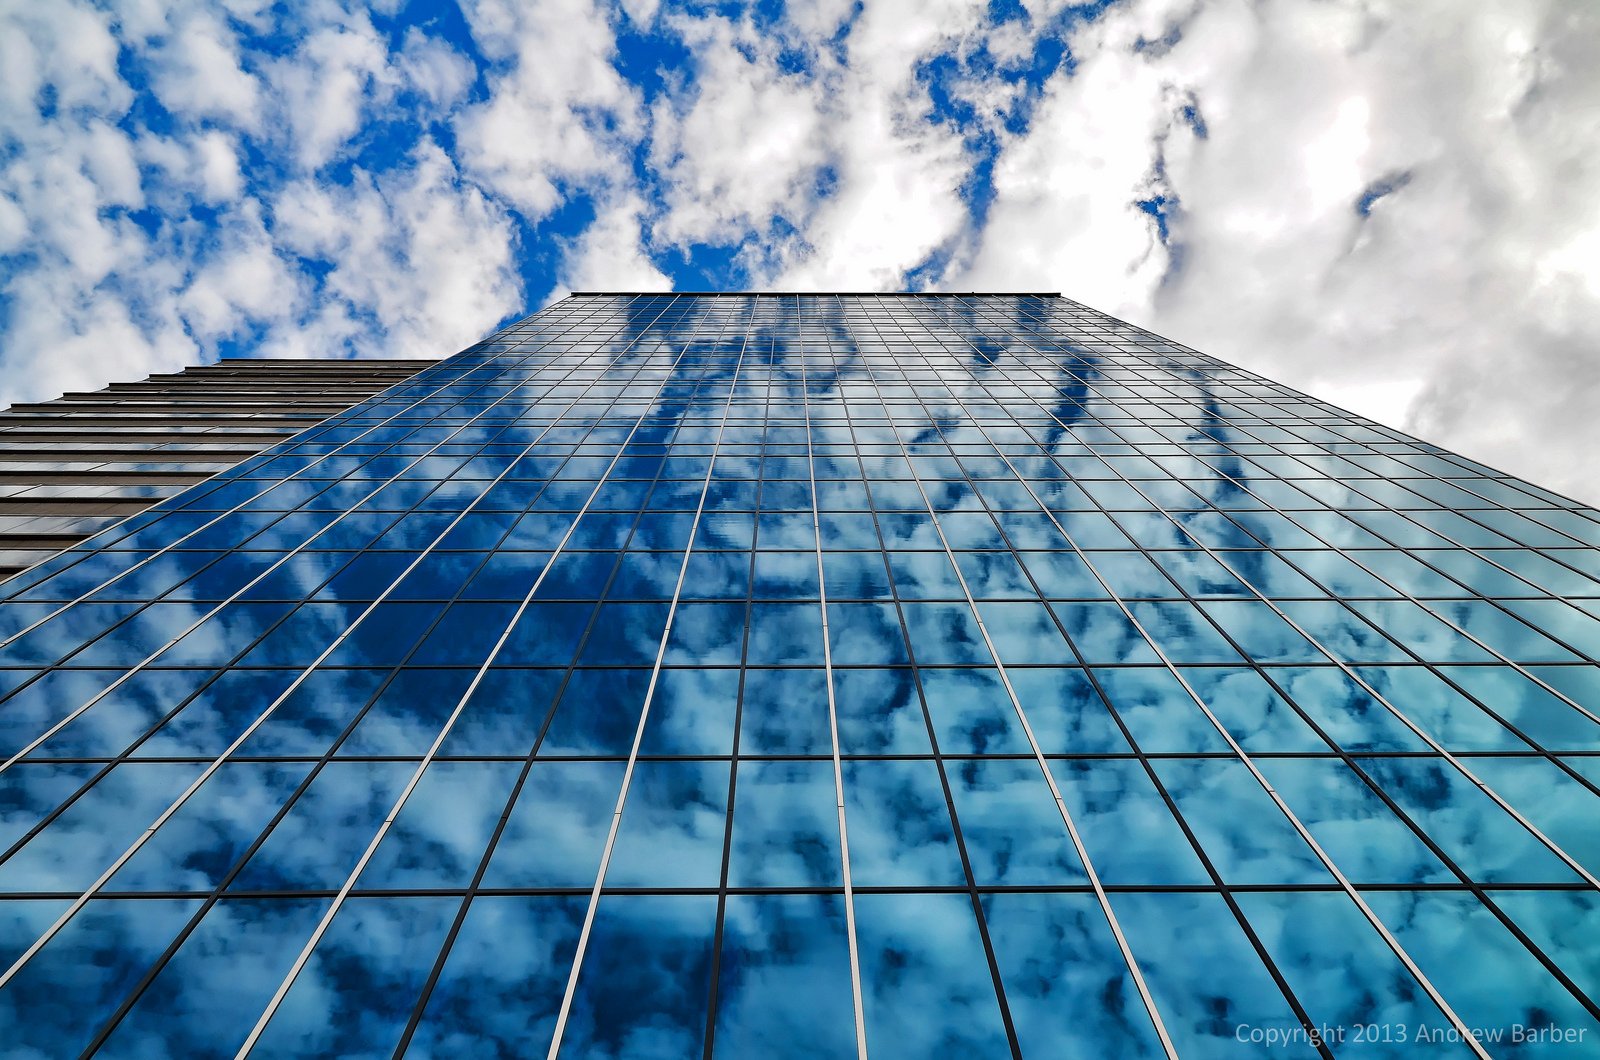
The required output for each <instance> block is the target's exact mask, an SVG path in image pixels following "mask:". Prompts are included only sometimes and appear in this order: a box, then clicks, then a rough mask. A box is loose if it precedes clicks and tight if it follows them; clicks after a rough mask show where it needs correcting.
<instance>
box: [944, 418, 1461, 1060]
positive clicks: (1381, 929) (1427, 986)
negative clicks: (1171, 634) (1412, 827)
mask: <svg viewBox="0 0 1600 1060" xmlns="http://www.w3.org/2000/svg"><path fill="white" fill-rule="evenodd" d="M1051 418H1052V419H1054V416H1053V415H1052V417H1051ZM1056 422H1057V423H1058V424H1060V425H1061V426H1062V427H1063V428H1066V424H1062V423H1061V421H1060V420H1056ZM1000 455H1001V459H1003V460H1005V461H1006V463H1007V465H1008V466H1009V467H1011V469H1012V473H1013V474H1016V468H1015V465H1013V464H1011V460H1010V457H1008V456H1006V455H1005V453H1004V452H1001V454H1000ZM1018 481H1020V482H1022V483H1023V486H1024V487H1025V488H1026V489H1027V490H1028V492H1029V493H1030V494H1031V495H1032V496H1033V498H1034V500H1035V502H1037V503H1038V504H1039V506H1040V508H1041V509H1042V510H1044V511H1045V512H1046V513H1047V514H1048V515H1049V517H1050V521H1051V523H1053V524H1054V525H1055V527H1056V529H1057V530H1058V531H1059V532H1060V533H1061V535H1062V537H1063V538H1064V539H1065V540H1066V541H1067V543H1068V544H1070V545H1071V546H1072V549H1073V551H1074V552H1075V553H1076V554H1077V556H1078V558H1079V559H1080V560H1081V561H1082V562H1083V563H1084V565H1085V567H1086V568H1087V569H1088V570H1089V572H1090V574H1092V575H1093V576H1094V578H1095V580H1096V581H1097V582H1099V583H1100V586H1101V588H1102V589H1104V590H1105V592H1106V594H1107V596H1108V597H1109V598H1110V599H1111V601H1112V602H1113V603H1115V604H1116V605H1117V608H1118V609H1119V610H1120V611H1121V612H1122V614H1123V617H1124V618H1126V619H1127V620H1128V622H1129V623H1130V624H1132V626H1133V627H1134V629H1136V630H1137V631H1138V632H1139V635H1140V636H1141V637H1142V638H1144V640H1145V642H1146V643H1148V644H1149V645H1150V647H1151V649H1152V650H1153V651H1154V652H1155V653H1156V655H1157V657H1158V658H1159V659H1160V660H1161V663H1162V665H1163V666H1165V667H1166V668H1167V670H1168V671H1169V672H1171V673H1172V675H1173V676H1174V677H1175V678H1176V679H1177V680H1178V682H1179V683H1180V684H1181V685H1182V686H1183V689H1184V691H1185V692H1186V693H1187V694H1188V695H1189V697H1190V699H1192V700H1193V701H1194V703H1195V705H1196V706H1198V707H1199V708H1200V710H1201V712H1202V713H1204V714H1205V716H1206V718H1207V719H1208V720H1209V721H1210V723H1211V725H1212V727H1213V728H1215V729H1216V730H1217V732H1218V734H1219V735H1220V736H1221V737H1222V738H1223V740H1224V741H1226V742H1227V744H1228V746H1229V748H1230V749H1232V751H1233V753H1234V755H1235V756H1236V757H1237V758H1238V759H1239V761H1241V762H1242V763H1243V764H1244V765H1245V767H1246V768H1247V769H1248V770H1249V771H1250V774H1251V776H1252V777H1253V778H1254V779H1255V781H1256V783H1258V784H1259V785H1260V786H1261V788H1262V790H1263V791H1265V792H1266V794H1267V796H1268V798H1270V799H1271V800H1272V802H1273V804H1274V805H1276V806H1277V808H1278V810H1279V811H1280V812H1281V813H1282V814H1283V815H1284V817H1285V818H1286V819H1287V820H1288V822H1289V824H1290V825H1291V826H1292V827H1293V828H1294V830H1295V831H1296V832H1297V833H1298V834H1299V835H1300V838H1301V839H1302V840H1303V841H1304V842H1305V843H1306V844H1307V845H1308V846H1309V847H1310V848H1311V850H1312V851H1313V852H1314V853H1315V854H1316V856H1317V859H1318V860H1319V861H1321V862H1322V864H1323V867H1324V868H1326V869H1327V870H1328V872H1329V874H1330V875H1332V876H1333V877H1334V879H1335V880H1336V881H1337V882H1338V883H1339V885H1340V888H1341V889H1342V890H1343V891H1344V893H1345V894H1346V895H1348V896H1349V897H1350V899H1351V900H1352V901H1353V902H1354V903H1355V904H1356V906H1357V908H1359V909H1360V911H1361V913H1362V915H1363V917H1365V919H1366V920H1367V922H1368V923H1369V924H1371V925H1372V926H1373V929H1374V930H1376V931H1377V932H1378V934H1379V935H1380V936H1381V937H1382V938H1383V940H1384V943H1385V944H1386V945H1387V946H1388V947H1389V949H1390V951H1391V952H1393V953H1394V955H1395V956H1396V957H1397V958H1398V959H1399V960H1400V962H1401V963H1402V964H1403V965H1405V967H1406V970H1407V971H1408V972H1409V973H1410V974H1411V975H1412V976H1413V977H1414V978H1415V979H1416V980H1417V983H1418V985H1420V986H1421V987H1422V988H1423V990H1424V991H1426V992H1427V994H1428V996H1429V998H1430V999H1431V1000H1432V1001H1433V1003H1434V1004H1435V1005H1436V1006H1438V1008H1439V1010H1440V1012H1442V1013H1443V1014H1444V1016H1445V1018H1446V1019H1447V1020H1449V1021H1450V1024H1451V1026H1452V1027H1454V1028H1455V1030H1456V1032H1457V1033H1458V1034H1459V1035H1460V1036H1461V1037H1462V1039H1463V1040H1464V1041H1465V1042H1466V1043H1467V1044H1468V1046H1469V1047H1470V1048H1471V1049H1472V1050H1473V1052H1474V1053H1475V1054H1476V1055H1477V1056H1478V1057H1479V1060H1490V1057H1489V1054H1488V1053H1487V1052H1486V1051H1484V1048H1483V1046H1482V1045H1480V1044H1479V1043H1478V1041H1477V1039H1476V1038H1475V1037H1474V1036H1473V1035H1472V1032H1471V1028H1469V1027H1468V1026H1467V1025H1466V1023H1465V1022H1463V1021H1462V1019H1461V1017H1460V1016H1458V1015H1457V1014H1456V1012H1455V1010H1454V1009H1453V1008H1452V1007H1451V1006H1450V1004H1449V1002H1447V1001H1446V1000H1445V999H1444V996H1443V995H1442V994H1441V993H1440V992H1439V990H1438V988H1437V987H1435V986H1434V985H1433V983H1432V981H1431V980H1429V979H1428V978H1427V976H1426V975H1424V974H1423V971H1422V968H1421V967H1420V966H1419V965H1418V964H1417V963H1416V961H1415V960H1414V959H1413V958H1412V956H1411V954H1410V953H1409V952H1407V951H1406V949H1405V947H1404V946H1402V945H1401V944H1400V940H1399V939H1397V938H1396V937H1395V936H1394V934H1393V932H1391V931H1390V930H1389V928H1388V927H1387V926H1386V925H1385V924H1384V923H1383V921H1382V920H1381V919H1379V917H1378V915H1377V913H1376V912H1374V911H1373V909H1372V907H1371V906H1369V905H1368V904H1367V902H1366V900H1365V899H1363V898H1362V897H1361V895H1360V893H1359V892H1358V891H1357V890H1356V888H1355V885H1354V884H1352V883H1351V882H1350V880H1349V878H1348V877H1347V876H1345V875H1344V873H1343V871H1341V870H1340V869H1339V867H1338V865H1337V864H1336V863H1335V862H1334V860H1333V858H1332V857H1331V856H1329V854H1328V853H1327V851H1325V850H1323V849H1322V846H1321V844H1319V843H1318V842H1317V841H1316V838H1315V837H1314V836H1312V834H1311V832H1310V830H1309V829H1308V828H1306V826H1305V824H1304V822H1302V821H1301V820H1300V818H1299V816H1298V815H1296V814H1295V812H1294V811H1293V810H1292V809H1290V808H1289V804H1288V803H1287V802H1285V801H1284V799H1283V796H1282V795H1280V794H1279V793H1278V791H1277V789H1276V788H1274V787H1273V786H1272V783H1271V782H1270V781H1269V780H1268V779H1267V777H1266V775H1265V774H1263V773H1262V772H1261V769H1260V767H1259V766H1257V765H1256V763H1255V761H1254V760H1253V759H1252V758H1251V757H1250V755H1249V754H1247V753H1246V752H1245V750H1244V748H1243V747H1242V746H1240V744H1239V742H1238V740H1237V739H1235V738H1234V736H1233V734H1232V733H1231V732H1229V731H1228V729H1227V727H1226V726H1224V725H1223V724H1222V721H1221V719H1219V718H1218V717H1217V716H1216V714H1215V713H1214V712H1213V711H1212V710H1211V708H1210V707H1209V706H1208V705H1207V704H1206V702H1205V701H1204V700H1203V699H1202V698H1201V697H1200V695H1199V693H1198V692H1196V691H1195V689H1194V686H1193V685H1191V684H1190V683H1189V681H1188V679H1187V678H1185V677H1184V676H1183V674H1181V673H1180V672H1179V671H1178V668H1177V667H1176V666H1174V665H1173V663H1172V660H1171V659H1170V658H1169V657H1168V656H1167V654H1166V652H1165V651H1164V650H1163V649H1162V648H1161V646H1160V645H1159V644H1158V643H1157V642H1156V640H1155V638H1154V637H1152V636H1151V635H1150V633H1149V631H1148V630H1146V629H1145V627H1144V625H1143V623H1141V622H1140V621H1139V619H1138V618H1137V617H1135V615H1134V613H1133V610H1132V609H1131V608H1129V607H1128V605H1127V602H1126V601H1125V600H1123V599H1122V597H1121V596H1120V595H1119V594H1118V593H1117V592H1116V591H1115V590H1113V589H1112V587H1111V584H1110V582H1109V581H1107V580H1106V579H1105V577H1104V576H1103V575H1101V573H1100V571H1099V570H1098V569H1097V568H1096V567H1095V566H1094V565H1093V564H1092V563H1091V562H1090V561H1089V558H1088V555H1087V554H1086V553H1085V552H1084V551H1083V550H1082V549H1081V548H1079V547H1078V543H1077V542H1076V541H1074V540H1072V538H1071V536H1070V535H1069V534H1068V533H1067V531H1066V528H1065V527H1063V526H1062V525H1061V523H1060V521H1059V520H1058V519H1057V518H1056V515H1055V513H1054V512H1052V511H1050V509H1049V508H1048V507H1047V506H1046V505H1045V504H1044V501H1043V500H1042V499H1041V498H1040V497H1039V496H1038V494H1037V493H1035V492H1034V490H1033V487H1032V486H1031V485H1029V484H1028V483H1027V481H1026V480H1025V479H1022V478H1021V477H1020V476H1019V478H1018ZM958 573H959V572H958ZM974 611H976V608H974ZM980 628H981V626H980ZM1330 658H1331V656H1330ZM1335 661H1337V660H1335Z"/></svg>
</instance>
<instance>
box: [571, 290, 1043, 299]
mask: <svg viewBox="0 0 1600 1060" xmlns="http://www.w3.org/2000/svg"><path fill="white" fill-rule="evenodd" d="M571 294H572V295H573V296H584V297H591V296H596V295H605V296H608V297H615V296H617V295H693V296H695V297H698V298H708V297H724V298H796V297H805V296H817V297H824V298H828V297H840V296H849V297H891V298H1060V297H1061V292H1060V291H573V292H571Z"/></svg>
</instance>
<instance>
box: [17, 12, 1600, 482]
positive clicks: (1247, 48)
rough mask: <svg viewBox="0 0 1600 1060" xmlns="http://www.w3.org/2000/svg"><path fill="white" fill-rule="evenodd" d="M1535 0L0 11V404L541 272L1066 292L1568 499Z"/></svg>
mask: <svg viewBox="0 0 1600 1060" xmlns="http://www.w3.org/2000/svg"><path fill="white" fill-rule="evenodd" d="M1597 51H1600V13H1597V12H1596V9H1595V7H1594V5H1592V4H1587V3H1574V2H1571V0H1515V2H1512V0H1481V2H1480V3H1477V4H1474V5H1459V4H1450V3H1445V2H1442V0H1439V2H1428V0H1422V2H1406V3H1400V2H1398V0H1396V2H1392V3H1391V2H1385V0H1278V2H1276V3H1273V4H1265V5H1264V4H1258V3H1252V2H1249V0H1106V2H1097V3H1093V4H1088V5H1075V4H1071V3H1060V2H1052V0H871V2H869V0H815V2H813V3H809V4H805V5H786V4H784V3H781V2H776V0H763V2H758V3H753V4H741V3H687V4H684V3H668V2H664V0H611V2H606V3H596V2H589V0H542V2H540V3H537V4H523V3H514V2H511V0H461V2H459V3H457V2H450V0H427V2H424V0H410V2H407V0H386V2H382V3H378V4H374V5H368V6H361V5H355V4H349V3H343V2H339V0H302V2H298V3H295V4H272V3H268V2H266V0H215V2H198V0H172V2H165V3H154V2H149V0H143V2H141V0H127V2H125V3H112V4H100V3H90V2H88V0H53V2H52V3H50V4H29V3H23V2H21V0H0V402H3V401H14V400H21V399H35V398H46V397H50V396H53V395H55V394H58V393H60V392H62V391H63V390H67V389H86V388H87V389H93V388H97V387H99V386H102V385H104V384H105V383H106V382H109V381H111V380H114V379H125V378H138V377H142V376H144V375H146V374H148V373H150V372H152V371H165V370H172V369H176V368H178V367H181V366H182V365H185V364H189V363H193V362H195V361H201V360H209V359H213V358H215V357H217V356H223V355H236V354H245V355H262V356H317V357H324V356H386V355H387V356H430V355H439V354H442V353H447V352H451V351H454V350H455V349H459V348H460V347H462V346H464V345H466V344H468V343H470V342H471V341H473V340H474V339H476V338H477V337H479V336H480V335H482V334H483V333H485V332H487V331H489V330H491V329H493V328H494V327H495V326H497V325H498V324H500V323H502V322H504V321H505V320H508V319H511V318H514V317H516V316H519V315H521V314H523V313H526V312H531V311H533V310H536V309H538V308H539V307H541V306H542V305H544V304H547V303H548V302H549V301H551V300H552V299H554V298H556V297H559V296H560V295H561V294H562V293H563V292H565V291H566V290H569V289H594V288H605V289H635V288H666V287H676V288H678V289H705V288H722V289H727V288H779V289H830V288H834V289H883V290H894V289H941V288H944V289H955V290H972V289H977V290H982V289H1034V290H1039V289H1043V290H1061V291H1064V292H1065V293H1067V294H1068V295H1070V296H1072V297H1074V298H1077V299H1079V300H1080V301H1084V302H1087V303H1089V304H1091V305H1095V306H1097V307H1099V308H1102V309H1105V310H1108V311H1110V312H1113V313H1116V314H1118V315H1120V316H1123V317H1125V318H1128V319H1131V320H1134V321H1135V322H1137V323H1141V324H1144V325H1146V326H1149V327H1152V328H1154V329H1156V330H1158V331H1161V332H1163V333H1165V334H1169V335H1172V336H1174V337H1176V338H1178V339H1180V340H1182V341H1185V342H1188V343H1190V344H1191V345H1194V346H1197V347H1199V348H1201V349H1204V350H1206V351H1207V352H1210V353H1214V354H1216V355H1218V356H1222V357H1225V358H1228V359H1230V360H1233V361H1235V362H1237V363H1240V364H1243V365H1246V366H1248V367H1251V368H1254V369H1257V370H1260V371H1264V372H1267V373H1268V374H1271V375H1273V376H1275V377H1277V378H1279V379H1282V380H1283V381H1285V382H1288V383H1291V384H1294V385H1297V386H1300V387H1302V388H1305V389H1309V390H1311V391H1313V392H1314V393H1317V394H1319V395H1322V396H1326V397H1328V398H1330V399H1332V400H1335V401H1339V402H1341V403H1343V404H1346V405H1348V406H1351V407H1354V408H1356V409H1357V410H1358V411H1361V412H1364V413H1367V414H1369V415H1373V416H1375V417H1377V418H1379V419H1382V420H1384V421H1386V422H1389V423H1392V424H1395V425H1397V426H1402V427H1408V428H1411V429H1413V430H1416V431H1418V432H1419V433H1422V434H1423V435H1424V436H1426V437H1428V438H1430V439H1431V440H1436V441H1439V442H1441V443H1442V444H1446V445H1450V446H1452V447H1455V448H1459V449H1461V450H1463V451H1465V452H1467V453H1468V454H1469V455H1473V456H1476V457H1478V458H1480V459H1484V460H1487V461H1489V462H1491V463H1494V464H1497V465H1500V466H1503V467H1506V468H1508V469H1509V470H1513V471H1516V472H1518V473H1521V474H1524V475H1526V476H1528V477H1530V478H1533V479H1535V480H1536V481H1541V482H1544V483H1547V484H1549V485H1552V486H1554V487H1556V488H1561V489H1565V490H1568V491H1571V492H1576V493H1578V494H1580V495H1584V496H1586V497H1595V496H1596V495H1600V489H1596V488H1594V487H1592V486H1590V485H1589V484H1588V483H1589V481H1590V474H1589V471H1588V457H1587V453H1588V452H1591V451H1593V449H1594V447H1595V445H1597V444H1600V425H1597V424H1596V422H1594V421H1595V420H1596V419H1597V418H1596V417H1593V416H1592V415H1591V414H1590V410H1592V409H1593V408H1594V407H1596V403H1597V402H1600V371H1597V370H1596V368H1597V359H1596V356H1595V350H1596V348H1597V342H1600V312H1597V310H1600V267H1597V265H1596V261H1600V208H1597V206H1596V202H1595V197H1594V196H1593V195H1592V188H1593V187H1594V186H1596V179H1595V178H1596V177H1597V176H1600V172H1597V170H1600V164H1597V163H1600V149H1597V145H1596V142H1595V141H1596V137H1595V134H1594V130H1593V125H1592V115H1593V114H1594V113H1596V111H1597V108H1600V75H1597V73H1596V72H1595V70H1594V64H1593V63H1592V62H1590V61H1589V57H1590V56H1592V55H1593V54H1595V53H1596V52H1597Z"/></svg>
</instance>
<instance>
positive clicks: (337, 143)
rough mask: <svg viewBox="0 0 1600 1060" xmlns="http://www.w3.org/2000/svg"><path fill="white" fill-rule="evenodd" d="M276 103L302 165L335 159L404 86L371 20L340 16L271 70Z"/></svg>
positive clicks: (321, 27) (316, 166) (362, 17)
mask: <svg viewBox="0 0 1600 1060" xmlns="http://www.w3.org/2000/svg"><path fill="white" fill-rule="evenodd" d="M270 76H271V79H272V83H273V90H274V102H275V104H276V109H277V110H278V113H279V115H280V120H281V121H282V122H283V124H284V135H285V136H286V137H287V138H288V142H289V143H290V144H291V145H293V150H294V153H295V156H296V158H297V159H298V161H299V163H300V164H301V165H302V166H303V167H305V168H307V169H317V168H319V167H321V166H323V165H325V164H327V163H328V162H329V161H331V160H332V159H333V158H334V157H335V156H336V155H337V154H339V152H340V150H341V149H342V148H343V147H344V146H345V144H347V143H348V142H349V141H350V139H351V138H352V137H353V136H355V134H356V133H357V132H358V131H359V130H360V129H361V126H362V119H363V118H364V117H365V115H366V113H367V112H368V111H369V110H370V109H371V108H375V107H380V106H382V105H383V104H384V103H385V102H386V101H387V99H388V98H389V96H390V94H391V93H392V91H393V90H394V88H395V87H396V85H397V84H398V82H399V76H398V75H397V73H396V72H395V71H393V70H391V69H390V67H389V62H388V49H387V48H386V46H385V45H384V43H383V41H382V40H381V39H380V38H379V36H378V33H377V31H376V30H375V29H373V27H372V23H371V22H370V21H368V20H367V18H366V16H364V15H359V16H351V17H345V18H340V19H338V20H337V22H336V23H334V24H331V25H325V26H320V27H318V28H316V29H315V30H312V31H311V32H309V33H308V34H307V35H306V36H305V37H304V39H303V40H302V42H301V43H300V46H299V47H298V48H296V49H295V51H294V53H293V54H291V55H289V56H287V57H285V58H284V59H282V60H280V61H278V62H276V63H274V64H273V65H272V70H271V75H270Z"/></svg>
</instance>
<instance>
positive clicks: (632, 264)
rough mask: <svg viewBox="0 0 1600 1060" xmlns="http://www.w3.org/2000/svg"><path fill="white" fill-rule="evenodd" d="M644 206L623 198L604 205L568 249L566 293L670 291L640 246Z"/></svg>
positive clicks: (555, 295)
mask: <svg viewBox="0 0 1600 1060" xmlns="http://www.w3.org/2000/svg"><path fill="white" fill-rule="evenodd" d="M642 213H643V204H642V203H640V202H639V200H638V198H637V197H634V196H620V197H618V198H617V199H615V200H611V201H607V202H605V203H603V204H602V206H601V208H600V210H599V211H598V213H597V216H596V218H595V221H594V223H593V224H591V225H590V226H589V227H588V228H587V229H585V230H584V232H583V235H582V236H580V237H579V238H578V239H577V240H576V241H575V242H574V243H573V244H571V245H569V246H568V248H567V253H566V256H565V260H564V261H563V268H562V277H561V280H562V282H561V285H560V286H558V288H557V290H556V291H555V292H552V294H551V299H550V300H551V301H554V300H555V299H556V298H558V297H560V296H561V295H562V294H564V293H565V292H564V291H563V290H562V288H563V287H564V288H565V290H566V291H669V290H671V289H672V283H671V281H669V280H668V279H667V277H666V276H664V275H663V274H662V273H661V270H660V269H658V268H656V267H655V265H653V264H652V263H651V262H650V260H649V258H648V257H646V255H645V253H644V251H643V250H641V249H640V246H639V231H640V227H641V223H642V221H641V215H642Z"/></svg>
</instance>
